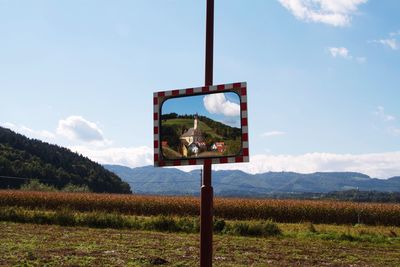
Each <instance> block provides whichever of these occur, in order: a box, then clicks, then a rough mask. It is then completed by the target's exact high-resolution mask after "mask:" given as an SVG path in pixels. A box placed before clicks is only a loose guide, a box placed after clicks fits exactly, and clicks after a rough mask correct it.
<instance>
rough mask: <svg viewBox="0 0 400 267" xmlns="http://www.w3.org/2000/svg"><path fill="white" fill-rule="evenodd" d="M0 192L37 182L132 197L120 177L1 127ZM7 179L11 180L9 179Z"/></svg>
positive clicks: (68, 152)
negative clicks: (32, 179) (28, 182)
mask: <svg viewBox="0 0 400 267" xmlns="http://www.w3.org/2000/svg"><path fill="white" fill-rule="evenodd" d="M0 176H2V177H0V188H19V187H20V186H21V184H23V183H24V182H26V180H24V179H16V178H11V177H22V178H34V179H38V180H39V181H41V182H43V183H46V184H49V185H53V186H55V187H56V188H62V187H64V186H65V185H67V184H68V183H71V184H74V185H87V186H88V187H89V189H90V190H91V191H93V192H109V193H131V190H130V187H129V185H128V184H127V183H126V182H123V181H122V180H121V179H120V178H119V177H118V176H117V175H115V174H114V173H112V172H110V171H108V170H106V169H104V168H103V166H101V165H100V164H97V163H95V162H93V161H91V160H89V159H88V158H86V157H83V156H82V155H78V154H76V153H73V152H72V151H70V150H69V149H67V148H63V147H60V146H57V145H51V144H48V143H44V142H42V141H39V140H35V139H29V138H27V137H25V136H23V135H21V134H17V133H15V132H13V131H11V130H9V129H6V128H2V127H0ZM7 177H8V178H7Z"/></svg>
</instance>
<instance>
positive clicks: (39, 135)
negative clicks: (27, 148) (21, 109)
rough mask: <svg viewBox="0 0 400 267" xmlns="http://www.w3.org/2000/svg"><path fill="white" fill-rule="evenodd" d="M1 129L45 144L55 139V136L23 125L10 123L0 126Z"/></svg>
mask: <svg viewBox="0 0 400 267" xmlns="http://www.w3.org/2000/svg"><path fill="white" fill-rule="evenodd" d="M1 125H2V126H3V127H5V128H8V129H11V130H13V131H14V132H17V133H20V134H23V135H25V136H27V137H29V138H34V139H39V140H43V141H46V142H52V141H54V139H55V137H56V136H55V134H53V133H52V132H49V131H46V130H34V129H31V128H29V127H27V126H24V125H15V124H13V123H10V122H5V123H2V124H1Z"/></svg>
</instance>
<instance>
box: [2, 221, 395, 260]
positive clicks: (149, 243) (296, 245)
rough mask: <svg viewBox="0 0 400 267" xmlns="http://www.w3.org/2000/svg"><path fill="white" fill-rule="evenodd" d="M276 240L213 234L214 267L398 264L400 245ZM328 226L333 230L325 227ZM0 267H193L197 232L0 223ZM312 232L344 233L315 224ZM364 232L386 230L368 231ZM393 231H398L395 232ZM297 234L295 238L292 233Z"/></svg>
mask: <svg viewBox="0 0 400 267" xmlns="http://www.w3.org/2000/svg"><path fill="white" fill-rule="evenodd" d="M280 227H281V228H282V229H283V231H284V233H287V235H284V236H281V237H267V238H255V237H237V236H229V235H214V255H213V256H214V260H213V262H214V266H398V264H399V263H400V260H399V259H400V242H399V240H397V239H393V240H389V239H388V240H387V242H383V243H381V242H378V243H376V242H358V241H346V240H343V241H338V240H325V239H321V238H319V237H315V236H313V235H301V234H300V233H301V232H304V231H305V230H306V229H305V228H304V227H306V226H305V225H301V224H297V225H285V224H280ZM330 227H333V228H330ZM0 228H1V232H0V243H1V246H0V255H2V257H0V266H12V265H17V266H106V265H108V266H153V265H156V264H157V263H161V262H162V261H161V259H162V260H165V261H166V262H167V263H166V264H165V265H167V266H198V262H199V253H198V247H199V236H198V235H197V234H178V233H158V232H146V231H132V230H126V229H122V230H118V229H95V228H86V227H62V226H54V225H36V224H18V223H8V222H0ZM316 229H317V231H323V229H325V230H329V231H339V232H340V231H344V232H347V229H346V227H343V226H325V225H317V226H316ZM368 229H369V231H375V230H377V231H386V230H387V229H384V228H379V229H380V230H379V229H377V228H374V227H369V228H368ZM397 230H398V229H397ZM295 233H297V234H295Z"/></svg>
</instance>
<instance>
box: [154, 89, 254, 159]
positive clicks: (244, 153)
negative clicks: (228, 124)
mask: <svg viewBox="0 0 400 267" xmlns="http://www.w3.org/2000/svg"><path fill="white" fill-rule="evenodd" d="M217 92H236V93H237V94H238V95H239V96H240V116H241V127H242V150H241V153H240V154H239V155H237V156H233V157H209V158H202V159H196V158H190V159H173V160H170V159H164V158H163V156H162V153H161V140H160V129H159V128H160V121H159V119H160V112H161V110H160V109H161V105H162V103H163V102H164V101H165V100H167V99H169V98H174V97H178V96H190V95H204V94H207V93H217ZM153 106H154V110H153V121H154V128H153V134H154V166H156V167H163V166H184V165H203V164H204V163H206V162H209V163H212V164H223V163H238V162H249V134H248V132H249V128H248V120H247V83H246V82H239V83H230V84H220V85H211V86H203V87H196V88H186V89H176V90H170V91H161V92H155V93H154V95H153Z"/></svg>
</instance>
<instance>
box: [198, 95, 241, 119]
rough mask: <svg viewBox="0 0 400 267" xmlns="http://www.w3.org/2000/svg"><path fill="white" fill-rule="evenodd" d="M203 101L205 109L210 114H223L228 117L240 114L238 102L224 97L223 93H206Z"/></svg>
mask: <svg viewBox="0 0 400 267" xmlns="http://www.w3.org/2000/svg"><path fill="white" fill-rule="evenodd" d="M203 103H204V107H205V108H206V110H207V111H208V112H210V113H212V114H223V115H225V116H229V117H233V116H239V115H240V106H239V104H236V103H233V102H231V101H229V100H228V99H226V98H225V95H224V94H223V93H217V94H210V95H206V96H205V97H204V98H203Z"/></svg>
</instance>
